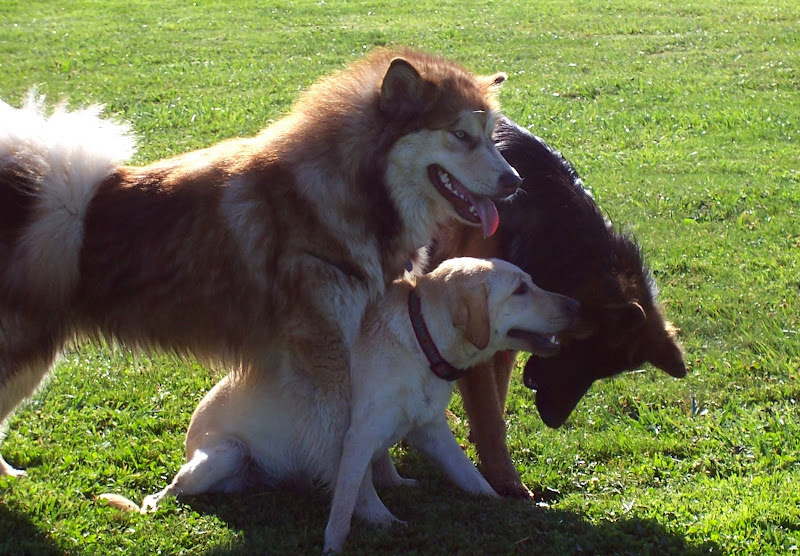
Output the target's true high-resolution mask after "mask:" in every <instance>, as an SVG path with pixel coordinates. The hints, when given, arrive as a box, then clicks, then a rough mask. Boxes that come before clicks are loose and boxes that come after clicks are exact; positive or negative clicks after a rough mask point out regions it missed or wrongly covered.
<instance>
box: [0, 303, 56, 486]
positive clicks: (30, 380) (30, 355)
mask: <svg viewBox="0 0 800 556" xmlns="http://www.w3.org/2000/svg"><path fill="white" fill-rule="evenodd" d="M37 338H38V339H39V341H38V342H37V341H36V339H37ZM62 345H63V339H62V338H61V337H59V335H57V334H41V332H40V333H39V334H38V335H37V334H36V333H35V332H32V331H31V330H30V329H29V328H28V329H25V328H24V327H23V321H22V320H21V319H18V318H13V317H12V316H10V315H9V314H0V441H1V440H2V433H3V428H4V427H5V426H6V424H7V423H6V422H7V420H8V418H9V417H10V416H11V414H12V413H13V412H14V410H15V409H16V408H17V407H18V406H19V404H20V403H22V401H23V400H25V399H26V398H29V397H30V396H32V395H33V393H34V392H35V391H36V389H37V388H38V387H39V385H40V384H41V383H42V380H43V379H44V377H45V376H46V375H47V372H48V371H49V370H50V368H51V367H52V366H53V362H54V361H55V358H56V354H57V353H58V351H59V350H60V349H61V347H62ZM0 475H10V476H14V477H18V476H21V475H25V472H24V471H22V470H20V469H15V468H14V467H12V466H11V465H10V464H9V463H8V462H7V461H6V460H5V459H3V456H2V455H0Z"/></svg>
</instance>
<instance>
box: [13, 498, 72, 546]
mask: <svg viewBox="0 0 800 556" xmlns="http://www.w3.org/2000/svg"><path fill="white" fill-rule="evenodd" d="M0 498H2V495H1V494H0ZM0 554H37V555H39V554H41V555H49V554H53V555H56V554H59V555H60V554H64V551H63V550H62V549H60V548H58V546H56V544H54V543H53V541H52V540H51V539H50V537H49V536H48V534H47V532H46V530H44V529H42V528H41V527H40V526H36V525H35V524H34V523H33V522H32V521H31V520H30V519H29V518H28V517H27V516H26V514H25V513H24V512H22V511H20V510H18V509H16V508H15V507H14V504H13V503H8V504H7V503H0Z"/></svg>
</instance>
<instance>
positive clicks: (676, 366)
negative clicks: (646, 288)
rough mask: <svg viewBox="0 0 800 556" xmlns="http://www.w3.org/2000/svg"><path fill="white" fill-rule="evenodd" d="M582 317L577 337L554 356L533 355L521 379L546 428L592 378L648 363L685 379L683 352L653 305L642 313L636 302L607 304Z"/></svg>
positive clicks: (564, 340)
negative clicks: (532, 395)
mask: <svg viewBox="0 0 800 556" xmlns="http://www.w3.org/2000/svg"><path fill="white" fill-rule="evenodd" d="M598 309H599V311H598V312H597V313H596V314H595V315H593V316H592V317H591V318H590V319H588V320H587V319H584V320H583V325H582V326H587V325H588V326H589V328H588V329H586V328H585V329H584V330H582V335H581V336H579V337H570V336H569V335H568V334H564V335H562V336H560V337H559V339H560V342H561V344H562V349H561V352H560V353H559V354H558V355H557V356H556V357H554V358H550V359H543V358H540V357H536V356H535V355H533V356H531V358H530V359H528V362H527V363H526V365H525V371H524V381H525V385H526V386H528V387H529V388H532V389H534V390H536V406H537V408H538V410H539V414H540V415H541V417H542V420H543V421H544V422H545V424H546V425H548V426H550V427H553V428H557V427H559V426H561V425H562V424H563V423H564V421H566V420H567V417H569V415H570V413H571V412H572V410H573V409H574V408H575V406H576V405H577V404H578V402H579V401H580V399H581V398H582V397H583V395H584V394H585V393H586V392H587V391H588V390H589V388H590V387H591V385H592V384H593V383H594V381H595V380H598V379H602V378H607V377H611V376H614V375H617V374H620V373H622V372H625V371H629V370H633V369H637V368H640V367H641V366H642V365H644V364H645V363H650V364H652V365H653V366H655V367H658V368H659V369H662V370H664V371H666V372H667V373H669V374H670V375H671V376H673V377H675V378H682V377H683V376H685V375H686V366H685V365H684V362H683V352H682V349H681V346H680V344H679V343H678V341H677V339H676V337H675V332H676V331H675V329H674V328H673V327H672V325H671V324H669V323H666V322H664V320H663V319H662V317H661V313H660V311H659V309H658V308H657V307H655V306H652V307H650V308H649V310H645V309H644V308H643V307H642V306H641V305H639V304H638V303H636V302H635V301H630V302H627V303H624V304H620V305H605V306H603V307H599V308H598Z"/></svg>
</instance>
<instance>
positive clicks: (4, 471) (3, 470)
mask: <svg viewBox="0 0 800 556" xmlns="http://www.w3.org/2000/svg"><path fill="white" fill-rule="evenodd" d="M27 474H28V473H27V472H26V471H24V470H22V469H17V468H16V467H11V465H10V464H9V463H8V462H7V461H6V460H4V459H3V456H0V477H3V476H5V477H24V476H25V475H27Z"/></svg>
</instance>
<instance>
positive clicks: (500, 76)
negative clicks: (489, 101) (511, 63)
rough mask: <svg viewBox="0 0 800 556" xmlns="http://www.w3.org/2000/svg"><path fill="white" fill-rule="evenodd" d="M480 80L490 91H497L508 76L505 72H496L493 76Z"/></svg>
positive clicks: (483, 77) (485, 76) (486, 76)
mask: <svg viewBox="0 0 800 556" xmlns="http://www.w3.org/2000/svg"><path fill="white" fill-rule="evenodd" d="M481 79H482V80H483V81H484V83H486V84H487V85H488V86H489V87H490V88H492V89H499V88H500V85H502V84H503V83H505V82H506V80H507V79H508V75H506V74H505V72H502V71H500V72H497V73H495V74H494V75H484V76H482V77H481Z"/></svg>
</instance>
